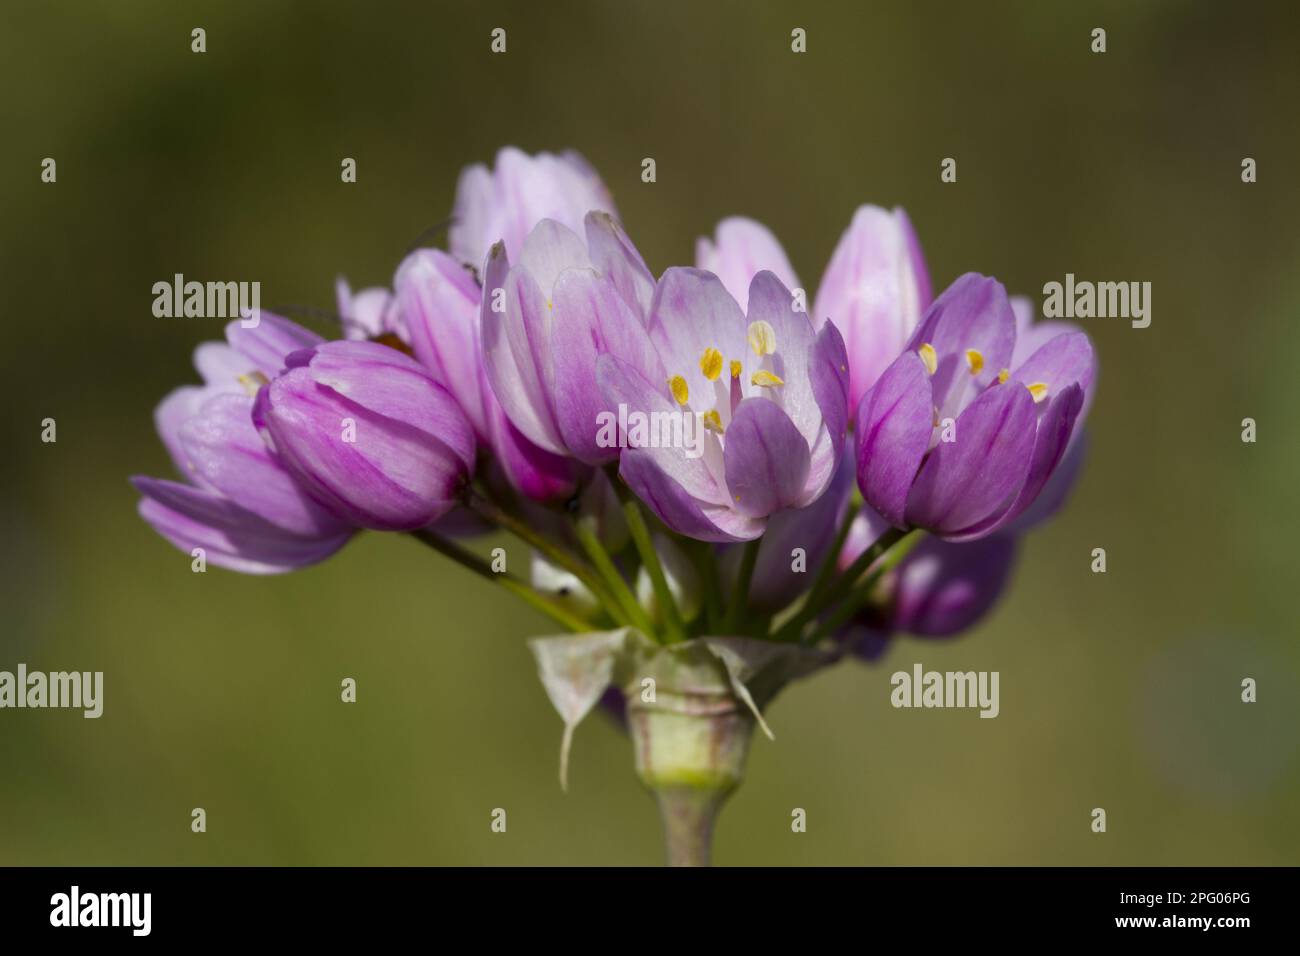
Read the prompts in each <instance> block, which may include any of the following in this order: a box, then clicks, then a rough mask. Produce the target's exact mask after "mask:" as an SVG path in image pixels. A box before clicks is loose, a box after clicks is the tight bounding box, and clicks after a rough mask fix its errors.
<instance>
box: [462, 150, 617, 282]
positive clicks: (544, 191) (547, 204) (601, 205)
mask: <svg viewBox="0 0 1300 956" xmlns="http://www.w3.org/2000/svg"><path fill="white" fill-rule="evenodd" d="M593 209H596V210H601V211H603V212H606V213H611V214H613V213H615V212H616V210H615V209H614V201H613V199H611V198H610V195H609V190H607V189H606V188H605V184H604V183H603V182H601V180H600V177H599V176H598V175H597V174H596V171H595V170H594V169H592V168H591V166H590V165H588V163H587V161H586V160H585V159H583V158H582V156H581V155H579V154H578V153H576V152H574V151H572V150H569V151H567V152H564V153H561V154H559V155H558V156H557V155H554V154H552V153H537V154H536V155H534V156H529V155H528V154H527V153H525V152H523V151H521V150H519V149H516V148H515V147H513V146H507V147H505V148H504V149H502V150H500V151H499V152H498V153H497V156H496V164H495V167H494V168H493V169H490V170H489V169H488V168H487V166H484V165H483V164H481V163H480V164H477V165H474V166H468V167H466V168H465V169H464V170H463V171H462V172H461V174H460V181H459V182H458V183H457V184H456V202H455V206H454V208H453V213H452V225H451V231H450V234H449V236H448V240H449V244H450V247H451V254H452V255H453V256H455V257H456V258H457V259H459V260H460V261H461V262H464V263H467V264H469V265H471V266H473V267H474V268H476V269H477V268H479V267H481V266H482V265H483V260H484V259H485V258H486V257H487V254H488V250H489V249H491V248H492V246H493V244H494V243H497V242H500V243H502V244H503V245H504V246H505V251H506V255H507V256H508V257H509V258H510V259H511V260H518V258H519V257H520V256H521V255H522V254H523V249H524V241H525V240H526V239H527V238H528V235H529V233H531V232H532V231H533V228H534V227H535V226H536V225H537V223H539V222H541V221H542V220H543V219H550V220H553V221H555V222H558V223H560V224H561V225H563V226H565V227H566V228H568V229H570V230H571V231H573V232H578V231H581V229H582V221H583V217H585V216H586V215H587V213H589V212H591V211H592V210H593Z"/></svg>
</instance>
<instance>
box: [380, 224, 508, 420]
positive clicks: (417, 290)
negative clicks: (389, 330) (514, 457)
mask: <svg viewBox="0 0 1300 956" xmlns="http://www.w3.org/2000/svg"><path fill="white" fill-rule="evenodd" d="M393 288H394V289H396V291H397V301H398V303H399V304H400V308H401V311H402V315H403V316H404V317H405V320H406V328H407V333H408V334H409V335H410V341H411V350H412V351H413V352H414V353H415V357H416V358H417V359H419V360H420V362H421V363H422V364H423V365H424V366H425V367H426V368H428V369H429V370H430V371H431V372H432V373H433V377H434V379H436V380H437V381H438V383H439V384H441V385H442V386H444V387H445V388H446V389H447V391H449V392H451V394H452V395H454V396H455V398H456V401H457V402H459V403H460V407H461V409H462V410H463V411H464V412H465V416H466V417H467V418H468V419H469V420H470V424H471V425H473V426H474V432H475V434H476V435H477V436H478V438H479V440H480V441H482V442H484V443H487V441H488V437H489V436H488V415H487V409H486V407H485V403H484V395H483V387H482V384H483V383H482V374H483V373H482V369H481V364H482V363H481V361H480V356H481V346H480V345H479V334H478V320H479V304H480V296H481V293H480V291H479V288H478V285H477V284H476V283H475V282H474V278H473V276H471V275H470V273H469V272H468V270H466V269H465V267H464V266H462V265H461V264H460V263H459V262H457V261H456V260H455V259H453V258H452V257H451V256H449V255H447V254H446V253H445V252H442V251H440V250H437V249H420V250H418V251H416V252H413V253H411V254H410V255H409V256H407V257H406V259H404V260H403V261H402V264H401V265H400V266H398V268H397V274H396V276H395V277H394V278H393Z"/></svg>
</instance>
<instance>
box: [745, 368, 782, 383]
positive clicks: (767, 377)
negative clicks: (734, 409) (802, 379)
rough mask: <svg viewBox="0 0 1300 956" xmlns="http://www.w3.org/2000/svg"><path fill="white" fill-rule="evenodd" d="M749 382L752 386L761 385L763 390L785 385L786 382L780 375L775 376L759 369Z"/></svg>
mask: <svg viewBox="0 0 1300 956" xmlns="http://www.w3.org/2000/svg"><path fill="white" fill-rule="evenodd" d="M749 382H750V384H751V385H759V386H762V387H763V388H771V387H772V386H774V385H784V384H785V381H784V380H783V379H782V378H781V376H779V375H773V374H772V373H771V372H769V371H768V370H767V369H765V368H763V369H759V370H758V371H757V372H755V373H754V374H753V375H752V376H750V379H749Z"/></svg>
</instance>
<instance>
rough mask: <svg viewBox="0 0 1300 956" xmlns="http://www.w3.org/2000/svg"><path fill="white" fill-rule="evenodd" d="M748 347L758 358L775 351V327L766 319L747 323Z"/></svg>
mask: <svg viewBox="0 0 1300 956" xmlns="http://www.w3.org/2000/svg"><path fill="white" fill-rule="evenodd" d="M748 338H749V347H750V348H751V349H753V350H754V354H755V355H757V356H758V357H759V358H762V357H763V356H764V355H771V354H772V353H773V352H775V351H776V329H774V328H772V323H771V322H768V321H767V320H766V319H759V320H758V321H757V322H750V323H749V335H748Z"/></svg>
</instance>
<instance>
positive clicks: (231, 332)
mask: <svg viewBox="0 0 1300 956" xmlns="http://www.w3.org/2000/svg"><path fill="white" fill-rule="evenodd" d="M226 341H228V342H229V343H230V345H231V347H232V348H233V349H234V350H235V351H236V352H238V353H239V354H240V355H242V356H244V357H245V358H246V359H248V360H249V361H251V362H252V363H253V365H254V366H255V367H256V369H257V371H259V372H261V373H262V374H263V375H265V376H266V377H267V378H273V377H274V376H275V375H277V374H279V371H280V369H282V368H284V360H285V357H286V356H287V355H289V353H290V352H297V351H298V350H300V349H309V348H312V347H313V346H316V345H320V344H321V343H322V342H324V341H325V340H324V339H323V338H321V337H320V336H319V335H317V334H316V333H315V332H312V331H311V330H310V329H304V328H303V327H302V326H301V325H299V324H298V323H297V322H290V321H289V320H288V319H286V318H282V317H281V316H278V315H273V314H272V313H270V312H267V311H265V310H263V311H262V314H261V316H260V320H259V321H258V323H257V325H256V326H254V327H252V328H244V326H243V323H242V322H241V320H239V319H235V320H234V321H233V322H229V323H227V324H226Z"/></svg>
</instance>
